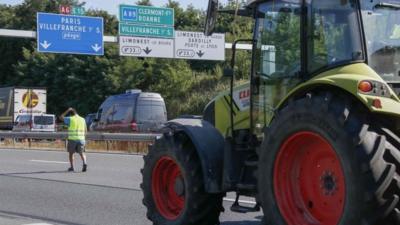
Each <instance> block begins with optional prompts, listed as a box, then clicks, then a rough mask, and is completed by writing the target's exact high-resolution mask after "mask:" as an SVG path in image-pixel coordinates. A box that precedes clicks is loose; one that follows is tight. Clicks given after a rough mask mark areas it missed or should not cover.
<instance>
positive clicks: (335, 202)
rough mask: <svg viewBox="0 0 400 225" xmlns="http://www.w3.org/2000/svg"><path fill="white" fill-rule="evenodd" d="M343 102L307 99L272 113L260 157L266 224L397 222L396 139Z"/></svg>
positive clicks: (327, 96) (399, 169) (399, 176)
mask: <svg viewBox="0 0 400 225" xmlns="http://www.w3.org/2000/svg"><path fill="white" fill-rule="evenodd" d="M335 96H336V97H335ZM346 99H348V98H346V97H345V96H344V95H333V94H331V93H319V94H316V95H315V96H313V95H311V94H308V95H307V96H305V97H304V98H301V99H298V100H294V101H292V102H290V103H288V105H287V106H286V107H285V108H283V109H282V110H280V111H279V112H278V113H277V115H276V117H275V119H274V121H273V122H272V123H271V126H270V128H269V129H268V130H267V131H266V134H265V135H266V138H265V140H264V143H263V145H262V149H261V152H260V163H259V171H260V173H259V192H260V200H261V204H262V207H263V211H264V222H265V224H267V225H312V224H320V225H364V224H365V225H398V224H400V211H399V210H400V203H399V195H400V151H399V149H398V148H399V147H400V142H399V139H398V138H397V137H396V135H394V134H393V133H391V132H390V131H388V130H387V129H385V128H382V127H381V126H380V125H379V124H377V123H375V122H374V121H371V120H370V118H369V116H368V112H367V111H366V110H364V109H363V107H362V106H359V105H357V104H356V103H355V102H351V101H348V100H346Z"/></svg>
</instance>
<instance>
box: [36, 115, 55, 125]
mask: <svg viewBox="0 0 400 225" xmlns="http://www.w3.org/2000/svg"><path fill="white" fill-rule="evenodd" d="M33 122H34V123H35V124H38V125H53V123H54V121H53V117H52V116H35V117H34V119H33Z"/></svg>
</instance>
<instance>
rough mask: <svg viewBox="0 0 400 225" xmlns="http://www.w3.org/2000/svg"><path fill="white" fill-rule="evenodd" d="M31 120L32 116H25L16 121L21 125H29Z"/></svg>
mask: <svg viewBox="0 0 400 225" xmlns="http://www.w3.org/2000/svg"><path fill="white" fill-rule="evenodd" d="M30 120H31V116H30V115H23V116H18V117H17V119H16V120H15V121H16V122H19V123H27V122H29V121H30Z"/></svg>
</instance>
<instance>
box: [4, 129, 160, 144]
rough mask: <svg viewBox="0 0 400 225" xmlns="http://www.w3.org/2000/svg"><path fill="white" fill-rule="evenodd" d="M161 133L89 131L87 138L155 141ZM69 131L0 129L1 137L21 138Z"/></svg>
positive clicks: (56, 136) (59, 135)
mask: <svg viewBox="0 0 400 225" xmlns="http://www.w3.org/2000/svg"><path fill="white" fill-rule="evenodd" d="M159 136H161V134H131V133H97V132H93V133H91V132H89V133H87V134H86V140H89V141H138V142H139V141H154V140H155V139H156V138H157V137H159ZM67 137H68V133H67V132H12V131H0V138H20V139H25V138H26V139H63V140H65V139H67Z"/></svg>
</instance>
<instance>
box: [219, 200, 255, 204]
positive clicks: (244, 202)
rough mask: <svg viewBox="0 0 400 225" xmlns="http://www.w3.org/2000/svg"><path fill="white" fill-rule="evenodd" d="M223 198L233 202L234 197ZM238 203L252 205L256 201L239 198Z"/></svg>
mask: <svg viewBox="0 0 400 225" xmlns="http://www.w3.org/2000/svg"><path fill="white" fill-rule="evenodd" d="M224 200H225V201H228V202H235V199H231V198H224ZM239 203H243V204H252V205H255V204H256V202H253V201H246V200H239Z"/></svg>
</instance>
